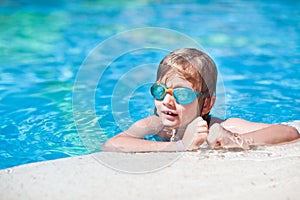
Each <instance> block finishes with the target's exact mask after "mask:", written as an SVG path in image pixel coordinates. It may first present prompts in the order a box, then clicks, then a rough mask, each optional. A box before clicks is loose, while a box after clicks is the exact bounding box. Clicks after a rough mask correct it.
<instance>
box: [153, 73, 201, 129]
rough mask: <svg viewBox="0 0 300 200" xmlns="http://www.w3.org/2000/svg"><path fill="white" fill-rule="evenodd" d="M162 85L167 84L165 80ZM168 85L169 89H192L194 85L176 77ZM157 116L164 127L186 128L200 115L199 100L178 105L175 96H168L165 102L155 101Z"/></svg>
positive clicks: (168, 81) (180, 77) (169, 80)
mask: <svg viewBox="0 0 300 200" xmlns="http://www.w3.org/2000/svg"><path fill="white" fill-rule="evenodd" d="M162 83H165V81H164V79H163V80H162ZM166 85H167V87H168V88H169V89H174V88H176V87H186V88H191V89H193V88H192V84H191V83H190V82H188V81H187V80H185V79H184V78H183V77H182V76H175V77H174V78H172V79H168V80H167V82H166ZM155 106H156V109H157V114H158V116H159V117H160V119H161V121H162V123H163V125H164V126H170V127H179V126H186V125H187V124H189V123H190V122H191V121H193V120H194V119H195V118H196V117H197V116H199V115H200V113H199V107H198V98H196V99H195V100H194V101H193V102H192V103H190V104H185V105H183V104H178V103H177V102H176V100H175V99H174V96H172V95H170V94H166V96H165V97H164V99H163V100H157V99H155Z"/></svg>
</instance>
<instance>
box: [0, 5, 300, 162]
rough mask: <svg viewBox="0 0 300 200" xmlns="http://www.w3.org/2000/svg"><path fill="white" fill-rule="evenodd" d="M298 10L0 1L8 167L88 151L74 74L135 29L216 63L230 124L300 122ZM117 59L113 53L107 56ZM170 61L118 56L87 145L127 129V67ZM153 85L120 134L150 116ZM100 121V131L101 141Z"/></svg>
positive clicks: (3, 149) (0, 116)
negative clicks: (121, 89)
mask: <svg viewBox="0 0 300 200" xmlns="http://www.w3.org/2000/svg"><path fill="white" fill-rule="evenodd" d="M299 7H300V5H299V3H293V2H285V1H272V3H269V2H260V1H250V2H248V1H246V2H244V1H238V2H236V1H230V0H228V1H210V2H206V3H205V2H203V3H196V2H194V1H189V2H187V3H177V2H172V3H171V2H165V3H161V2H156V1H149V2H147V1H143V2H138V1H131V2H130V3H129V2H123V1H120V2H118V3H115V4H114V3H111V2H109V1H107V2H103V1H101V2H94V1H93V3H91V2H88V1H84V2H80V1H78V2H77V1H74V2H72V3H69V2H67V1H59V2H52V1H51V2H50V1H49V2H48V1H41V2H40V1H36V2H34V3H26V2H25V1H5V2H4V3H1V5H0V11H1V12H0V29H1V33H2V34H1V35H0V60H1V66H0V163H1V164H0V168H5V167H9V166H15V165H20V164H23V163H29V162H35V161H41V160H49V159H55V158H61V157H66V156H74V155H82V154H86V153H89V152H88V150H87V149H86V148H85V146H84V145H83V144H82V142H81V139H82V138H80V137H79V136H78V134H77V131H78V127H76V126H75V124H74V119H73V114H74V113H73V110H72V91H73V85H74V80H75V76H76V73H77V71H78V69H79V67H80V65H81V63H82V62H83V60H84V59H85V57H86V56H87V55H88V54H89V52H90V51H91V50H92V49H93V48H94V47H95V46H96V45H98V44H99V43H100V42H102V41H104V40H106V39H107V38H108V37H110V36H112V35H115V34H117V33H118V32H120V31H126V30H128V29H132V28H137V27H147V26H157V27H165V28H169V29H172V30H176V31H179V32H181V33H183V34H187V35H188V36H190V37H192V38H193V39H195V40H196V41H197V42H199V43H200V44H201V45H202V46H203V47H204V49H205V50H207V51H208V52H209V54H210V55H212V56H213V58H214V59H215V60H216V62H217V65H218V68H219V72H220V76H221V77H222V80H223V83H224V85H225V92H226V93H225V95H226V96H225V97H226V110H225V113H226V117H241V118H245V119H247V120H251V121H261V122H265V123H280V122H283V121H293V120H297V119H300V101H299V99H300V96H299V95H300V92H299V88H300V80H299V79H300V78H299V73H300V67H299V63H300V59H299V57H300V51H299V49H300V48H299V44H300V41H299V32H300V30H299V29H300V26H299V21H300V16H299ZM112 51H114V49H107V55H109V54H110V52H112ZM107 55H99V56H100V57H101V58H103V59H105V57H106V56H107ZM163 56H164V53H162V52H160V53H152V54H149V55H147V56H145V54H144V52H142V53H140V54H135V55H134V56H129V57H126V56H124V57H120V58H119V59H117V60H116V61H115V62H114V63H112V66H111V67H110V68H109V69H108V70H107V71H106V72H105V73H106V74H105V76H104V77H105V79H104V80H101V81H100V82H99V84H98V88H97V90H96V94H95V98H96V110H97V118H94V119H92V120H90V119H88V118H86V116H85V115H84V114H83V115H82V118H81V120H82V122H83V124H85V125H86V127H85V128H84V130H81V131H83V132H84V133H85V135H84V136H83V137H84V139H85V140H88V141H90V144H92V143H93V144H94V145H93V149H94V150H96V149H97V148H98V146H99V145H101V144H102V143H103V142H104V141H105V140H106V139H107V138H109V137H111V136H113V135H114V134H116V133H117V132H119V131H120V127H119V126H117V125H116V124H115V121H114V116H113V115H112V113H111V112H112V111H111V98H112V97H113V91H114V89H115V86H116V83H117V82H118V80H119V79H120V78H121V77H122V76H123V75H124V74H125V73H127V70H128V66H129V65H132V66H139V65H143V64H148V63H157V64H158V62H159V61H160V59H161V58H162V57H163ZM153 70H154V72H155V69H153ZM139 77H140V76H136V78H139ZM153 80H154V77H153ZM149 86H150V83H149V84H145V85H142V86H140V87H139V88H137V89H136V90H135V91H134V93H133V94H134V96H133V97H132V99H130V101H129V108H130V113H124V112H116V113H114V114H115V115H116V116H117V117H118V118H122V117H123V116H126V117H128V116H129V118H124V119H123V120H122V121H119V122H120V123H121V125H122V127H128V126H130V124H131V122H132V121H135V120H137V119H140V118H143V117H146V116H149V115H150V114H151V113H152V111H153V102H152V100H151V97H150V95H149ZM83 87H87V86H83ZM223 112H224V111H222V110H221V111H220V110H215V111H214V112H213V113H214V114H215V115H217V116H219V114H220V113H223ZM97 122H98V123H99V124H101V133H99V130H96V131H98V132H97V133H96V134H95V124H96V123H97ZM103 133H104V134H103ZM95 141H97V142H95ZM277 149H278V152H279V151H285V147H282V149H281V148H279V147H278V148H277ZM279 149H280V150H279ZM270 151H272V149H270ZM253 155H254V154H253ZM248 156H250V157H251V155H248Z"/></svg>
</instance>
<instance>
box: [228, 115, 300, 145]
mask: <svg viewBox="0 0 300 200" xmlns="http://www.w3.org/2000/svg"><path fill="white" fill-rule="evenodd" d="M222 126H223V127H224V128H225V129H227V130H229V131H231V132H233V133H239V134H242V135H241V136H242V138H248V139H251V140H252V141H253V142H254V145H273V144H280V143H286V142H291V141H294V140H297V139H299V138H300V134H299V133H298V131H297V130H296V129H295V128H292V127H289V126H286V125H281V124H274V125H271V124H264V123H253V122H249V121H246V120H243V119H238V118H231V119H228V120H226V121H225V122H223V123H222Z"/></svg>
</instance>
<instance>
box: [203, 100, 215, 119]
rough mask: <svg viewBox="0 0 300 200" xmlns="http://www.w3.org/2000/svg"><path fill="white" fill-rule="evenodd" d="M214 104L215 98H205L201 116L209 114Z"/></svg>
mask: <svg viewBox="0 0 300 200" xmlns="http://www.w3.org/2000/svg"><path fill="white" fill-rule="evenodd" d="M215 102H216V96H212V97H211V98H205V99H204V104H203V109H202V113H201V116H203V115H206V114H207V113H209V112H210V110H211V109H212V107H213V106H214V104H215Z"/></svg>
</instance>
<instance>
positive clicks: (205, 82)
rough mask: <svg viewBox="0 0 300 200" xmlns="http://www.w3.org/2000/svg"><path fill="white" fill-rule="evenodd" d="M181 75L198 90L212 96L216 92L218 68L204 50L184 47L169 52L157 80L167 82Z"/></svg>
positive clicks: (159, 69) (158, 71) (161, 64)
mask: <svg viewBox="0 0 300 200" xmlns="http://www.w3.org/2000/svg"><path fill="white" fill-rule="evenodd" d="M178 74H179V75H181V76H182V77H183V78H185V79H186V80H187V81H189V82H190V83H191V84H192V87H193V89H194V90H195V91H197V92H203V93H204V95H205V97H207V98H210V97H212V96H214V95H215V93H216V85H217V68H216V64H215V63H214V61H213V60H212V59H211V58H210V57H209V56H208V55H207V54H206V53H204V52H203V51H200V50H198V49H194V48H182V49H178V50H175V51H172V52H171V53H169V54H168V55H167V56H166V57H165V58H164V59H163V60H162V61H161V62H160V64H159V67H158V70H157V78H156V81H157V82H162V81H164V82H166V81H168V79H172V78H174V76H175V75H178Z"/></svg>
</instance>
